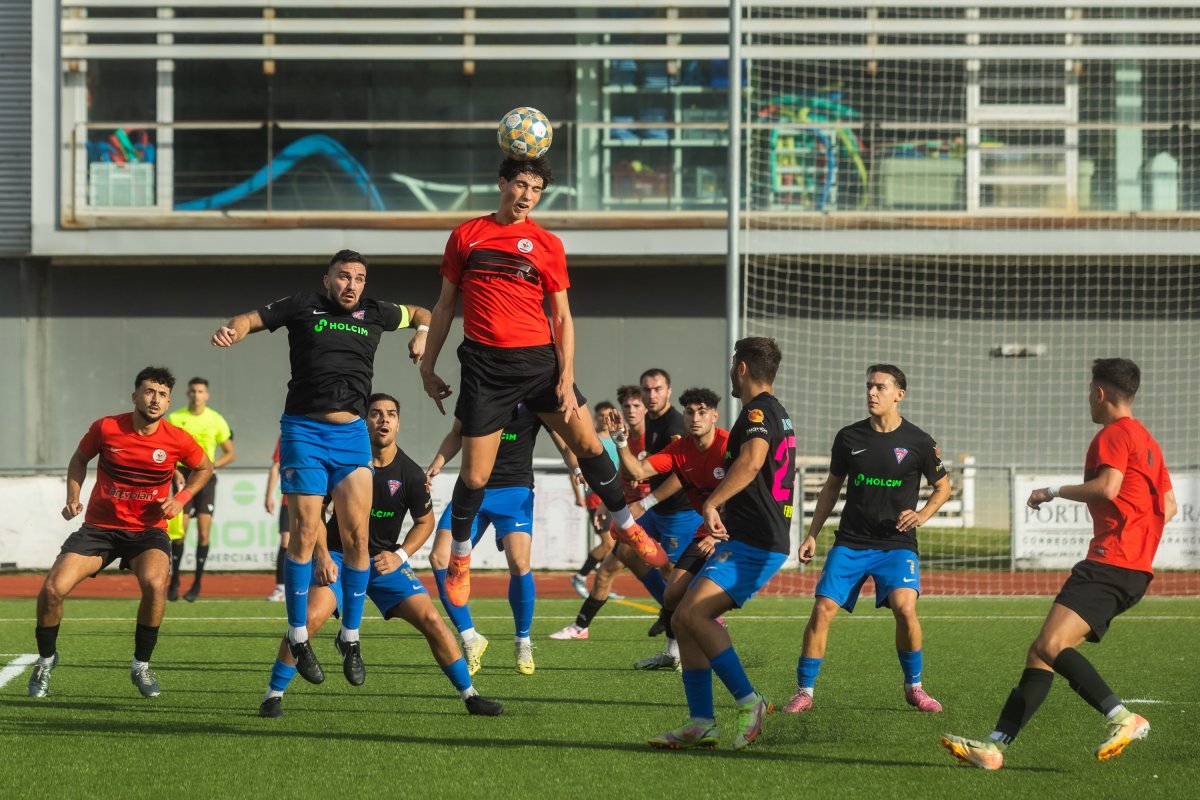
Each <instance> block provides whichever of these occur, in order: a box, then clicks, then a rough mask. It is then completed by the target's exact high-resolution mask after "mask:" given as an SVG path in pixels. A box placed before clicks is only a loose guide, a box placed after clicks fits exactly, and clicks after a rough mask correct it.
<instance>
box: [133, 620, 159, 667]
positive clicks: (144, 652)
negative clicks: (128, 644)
mask: <svg viewBox="0 0 1200 800" xmlns="http://www.w3.org/2000/svg"><path fill="white" fill-rule="evenodd" d="M156 644H158V626H157V625H155V626H153V627H151V626H150V625H143V624H142V623H140V622H139V623H138V626H137V630H136V631H135V632H134V634H133V657H134V658H135V659H137V660H138V661H149V660H150V656H152V655H154V645H156Z"/></svg>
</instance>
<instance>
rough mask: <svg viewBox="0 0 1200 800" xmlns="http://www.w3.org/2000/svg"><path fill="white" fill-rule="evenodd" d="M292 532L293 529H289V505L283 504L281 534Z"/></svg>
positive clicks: (280, 518)
mask: <svg viewBox="0 0 1200 800" xmlns="http://www.w3.org/2000/svg"><path fill="white" fill-rule="evenodd" d="M290 530H291V528H289V527H288V507H287V503H282V502H281V503H280V504H279V532H280V533H281V534H284V533H287V532H288V531H290Z"/></svg>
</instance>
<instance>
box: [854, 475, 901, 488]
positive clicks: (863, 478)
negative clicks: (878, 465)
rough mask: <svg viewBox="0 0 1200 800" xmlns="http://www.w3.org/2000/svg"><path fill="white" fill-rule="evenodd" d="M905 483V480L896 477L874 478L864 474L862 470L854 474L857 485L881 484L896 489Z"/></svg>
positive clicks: (880, 485)
mask: <svg viewBox="0 0 1200 800" xmlns="http://www.w3.org/2000/svg"><path fill="white" fill-rule="evenodd" d="M903 483H904V481H901V480H898V479H896V478H874V477H871V476H868V475H863V474H862V473H861V472H860V473H858V474H857V475H855V476H854V485H855V486H879V487H882V488H884V489H895V488H896V487H898V486H900V485H901V484H903Z"/></svg>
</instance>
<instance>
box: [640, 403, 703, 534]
mask: <svg viewBox="0 0 1200 800" xmlns="http://www.w3.org/2000/svg"><path fill="white" fill-rule="evenodd" d="M687 435H688V429H687V425H686V424H685V423H684V421H683V414H680V413H679V411H678V410H677V409H676V408H675V407H674V406H667V410H666V412H664V413H663V414H662V416H659V417H651V416H650V415H649V414H647V415H646V436H645V443H646V454H647V455H654V454H655V453H659V452H661V451H662V450H663V449H665V448H666V446H667V445H669V444H670V443H671V442H673V441H675V440H676V439H680V438H682V437H684V436H687ZM670 477H671V473H669V472H665V473H663V474H661V475H655V476H653V477H651V478H650V489H651V490H654V489H657V488H658V487H659V486H661V485H662V484H663V483H665V482H666V481H667V479H668V478H670ZM654 510H655V511H656V512H658V513H659V514H678V513H680V512H683V511H691V510H692V506H691V504H690V503H689V502H688V499H687V494H685V493H684V492H683V491H682V490H681V491H678V492H676V493H675V494H673V495H671V496H670V497H668V498H667V499H666V500H662V501H660V502H659V503H658V504H657V505H655V506H654Z"/></svg>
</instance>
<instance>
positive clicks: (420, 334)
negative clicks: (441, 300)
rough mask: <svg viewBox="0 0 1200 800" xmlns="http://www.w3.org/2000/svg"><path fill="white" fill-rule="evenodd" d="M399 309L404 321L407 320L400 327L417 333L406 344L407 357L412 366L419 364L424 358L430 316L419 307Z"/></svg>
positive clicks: (427, 311) (427, 310) (424, 309)
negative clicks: (402, 313)
mask: <svg viewBox="0 0 1200 800" xmlns="http://www.w3.org/2000/svg"><path fill="white" fill-rule="evenodd" d="M401 308H403V309H404V319H405V320H407V324H405V325H402V326H400V327H401V328H415V329H416V331H417V332H416V333H415V334H413V338H412V339H410V340H409V342H408V357H409V358H411V359H412V362H413V363H414V364H419V363H420V362H421V359H422V358H424V357H425V345H426V341H427V338H426V337H427V336H428V334H429V321H430V319H431V317H432V315H431V314H430V313H429V309H427V308H422V307H421V306H401ZM397 330H399V328H397Z"/></svg>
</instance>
